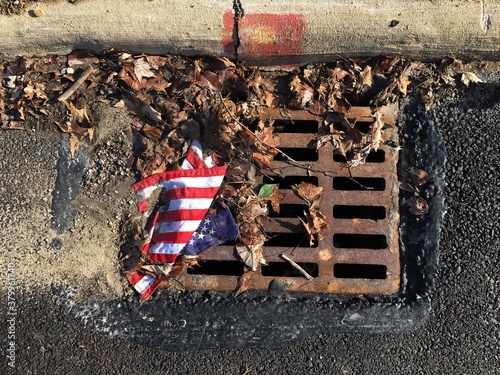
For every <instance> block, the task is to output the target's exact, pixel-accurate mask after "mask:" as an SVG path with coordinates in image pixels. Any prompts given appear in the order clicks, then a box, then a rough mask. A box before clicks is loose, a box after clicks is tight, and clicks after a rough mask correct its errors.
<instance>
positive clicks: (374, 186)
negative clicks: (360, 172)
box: [333, 177, 385, 191]
mask: <svg viewBox="0 0 500 375" xmlns="http://www.w3.org/2000/svg"><path fill="white" fill-rule="evenodd" d="M353 180H354V181H353ZM356 182H358V183H356ZM367 188H368V189H367ZM333 189H334V190H350V191H351V190H375V191H384V190H385V179H383V178H379V177H354V178H352V179H351V178H348V177H334V178H333Z"/></svg>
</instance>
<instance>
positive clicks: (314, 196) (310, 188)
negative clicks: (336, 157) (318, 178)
mask: <svg viewBox="0 0 500 375" xmlns="http://www.w3.org/2000/svg"><path fill="white" fill-rule="evenodd" d="M292 189H293V191H295V193H297V195H298V196H299V197H300V198H302V199H304V200H305V201H306V202H307V204H308V205H311V204H312V203H313V202H314V201H316V200H318V199H319V198H320V197H321V194H323V190H325V189H324V188H323V186H315V185H313V184H310V183H308V182H301V183H300V184H299V185H297V186H292Z"/></svg>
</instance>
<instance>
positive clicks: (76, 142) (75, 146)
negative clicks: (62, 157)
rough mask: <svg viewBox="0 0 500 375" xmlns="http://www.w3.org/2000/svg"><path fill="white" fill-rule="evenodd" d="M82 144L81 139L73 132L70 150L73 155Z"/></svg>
mask: <svg viewBox="0 0 500 375" xmlns="http://www.w3.org/2000/svg"><path fill="white" fill-rule="evenodd" d="M79 146H80V140H79V139H78V137H77V136H76V135H75V134H73V133H71V134H70V135H69V152H70V153H71V157H72V158H74V157H75V153H76V152H77V151H78V147H79Z"/></svg>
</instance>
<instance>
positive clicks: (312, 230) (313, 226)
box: [299, 210, 328, 246]
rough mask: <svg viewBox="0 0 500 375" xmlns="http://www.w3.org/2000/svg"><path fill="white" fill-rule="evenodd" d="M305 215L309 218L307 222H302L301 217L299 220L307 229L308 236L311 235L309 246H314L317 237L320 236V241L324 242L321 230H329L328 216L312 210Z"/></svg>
mask: <svg viewBox="0 0 500 375" xmlns="http://www.w3.org/2000/svg"><path fill="white" fill-rule="evenodd" d="M304 215H305V216H306V218H307V222H305V221H304V220H302V218H300V217H299V220H300V221H301V223H302V225H304V228H306V231H307V234H308V235H309V246H314V241H315V239H316V235H317V236H318V239H320V240H322V239H323V236H322V235H321V230H322V229H326V228H328V223H327V222H326V216H325V215H323V214H322V213H321V212H320V211H317V210H310V212H309V213H306V212H304Z"/></svg>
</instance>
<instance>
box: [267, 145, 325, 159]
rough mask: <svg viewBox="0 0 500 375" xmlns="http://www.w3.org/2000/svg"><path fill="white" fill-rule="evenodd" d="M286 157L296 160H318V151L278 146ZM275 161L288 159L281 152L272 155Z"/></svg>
mask: <svg viewBox="0 0 500 375" xmlns="http://www.w3.org/2000/svg"><path fill="white" fill-rule="evenodd" d="M279 149H280V150H281V151H282V152H284V153H285V154H286V155H288V157H290V158H292V159H294V160H298V161H318V151H317V150H313V149H310V148H295V147H280V148H279ZM274 160H276V161H283V160H288V159H287V158H285V157H284V156H283V155H282V154H278V155H276V156H275V157H274Z"/></svg>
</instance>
